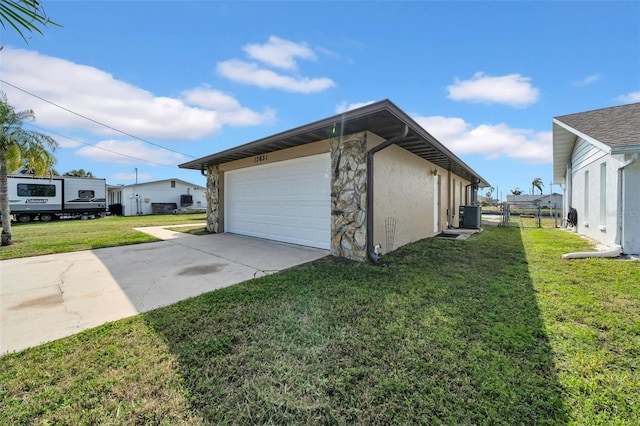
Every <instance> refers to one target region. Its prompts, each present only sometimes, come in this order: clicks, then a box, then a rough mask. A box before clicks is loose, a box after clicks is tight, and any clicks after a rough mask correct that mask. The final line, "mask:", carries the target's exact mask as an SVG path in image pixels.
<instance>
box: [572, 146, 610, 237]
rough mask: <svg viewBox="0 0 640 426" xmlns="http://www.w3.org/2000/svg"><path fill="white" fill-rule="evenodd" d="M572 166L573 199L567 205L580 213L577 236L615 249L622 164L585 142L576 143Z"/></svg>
mask: <svg viewBox="0 0 640 426" xmlns="http://www.w3.org/2000/svg"><path fill="white" fill-rule="evenodd" d="M571 162H572V165H573V167H572V171H571V179H570V182H571V185H572V188H571V190H570V191H569V195H570V197H571V199H570V200H567V202H568V205H569V206H571V207H573V208H575V209H576V211H577V212H578V225H577V232H578V233H580V234H583V235H586V236H588V237H590V238H592V239H594V240H596V241H598V242H600V243H602V244H606V245H614V244H615V242H616V232H617V201H618V200H617V198H618V196H617V194H618V176H617V169H618V167H619V166H620V164H621V162H620V161H619V160H618V159H616V158H614V157H612V156H610V155H607V153H606V152H603V151H602V150H600V149H598V148H597V147H595V146H594V145H592V144H589V143H588V142H586V141H584V140H582V139H579V140H578V141H577V142H576V147H575V148H574V151H573V155H572V158H571ZM603 185H604V186H603Z"/></svg>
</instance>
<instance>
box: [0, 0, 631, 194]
mask: <svg viewBox="0 0 640 426" xmlns="http://www.w3.org/2000/svg"><path fill="white" fill-rule="evenodd" d="M43 3H44V6H45V9H46V11H47V13H48V15H49V16H50V18H51V19H53V20H54V21H56V22H58V23H59V24H61V25H62V26H63V27H62V28H58V27H53V26H51V27H48V28H46V29H45V30H44V33H45V34H44V36H40V35H38V34H33V35H31V36H30V38H29V41H28V44H27V43H25V42H24V41H23V40H22V39H21V38H20V37H19V36H18V35H17V34H16V33H15V32H13V30H11V29H8V30H4V29H3V30H2V40H1V43H2V45H3V47H4V48H3V50H2V51H1V52H0V76H1V77H0V78H1V79H2V80H4V81H3V82H0V89H1V90H3V91H4V92H5V93H6V94H7V96H8V99H9V103H10V104H11V105H13V106H15V107H16V108H17V109H26V108H30V109H33V110H34V111H35V113H36V117H37V121H36V123H34V124H35V125H36V126H38V127H37V128H33V127H30V126H28V127H30V128H32V129H35V130H39V131H42V132H45V133H46V132H52V133H53V134H52V135H53V136H54V137H55V138H56V140H57V141H58V142H59V143H60V148H59V149H58V150H57V151H56V156H57V158H58V164H57V165H56V169H57V170H58V171H59V172H61V173H63V172H66V171H69V170H72V169H80V168H83V169H85V170H89V171H91V172H92V173H93V174H94V175H96V176H98V177H104V178H106V179H107V182H108V183H110V184H131V183H134V181H135V170H136V169H137V172H138V180H139V182H146V181H152V180H159V179H166V178H171V177H176V178H180V179H184V180H187V181H189V182H193V183H197V184H200V185H204V178H203V177H202V176H201V175H200V173H199V172H197V171H192V170H183V169H179V168H178V167H177V164H180V163H182V162H186V161H189V160H190V159H192V158H198V157H202V156H205V155H209V154H213V153H215V152H218V151H221V150H224V149H227V148H230V147H233V146H237V145H240V144H243V143H246V142H251V141H253V140H256V139H259V138H262V137H266V136H270V135H272V134H274V133H277V132H280V131H284V130H288V129H290V128H293V127H297V126H300V125H304V124H307V123H309V122H312V121H316V120H319V119H322V118H325V117H329V116H332V115H334V114H336V113H339V112H342V111H345V110H347V109H350V108H353V107H355V106H358V105H363V104H366V103H368V102H372V101H378V100H382V99H390V100H391V101H392V102H394V103H395V104H396V105H397V106H398V107H400V108H401V109H402V110H403V111H405V112H406V113H408V114H409V115H411V116H412V117H413V118H414V119H415V120H417V121H418V122H419V123H420V124H421V125H422V126H423V127H424V128H425V129H426V130H427V131H428V132H430V133H431V134H432V135H434V136H435V137H436V138H437V139H438V140H439V141H440V142H442V143H443V144H444V145H446V146H447V147H449V148H450V149H451V150H452V151H453V152H454V153H455V154H456V155H458V156H459V157H460V158H461V159H462V160H463V161H465V162H466V163H467V164H468V165H469V166H471V167H472V168H473V169H474V170H475V171H477V172H478V173H479V174H480V175H481V176H483V177H484V178H485V179H486V180H488V181H489V182H490V183H491V184H492V185H493V186H495V187H497V188H498V190H499V192H500V193H501V194H502V197H503V198H504V197H506V195H507V194H508V193H510V190H511V189H514V188H520V189H522V190H524V191H525V192H528V191H529V190H530V188H531V182H532V180H533V179H534V178H537V177H540V178H542V180H543V182H544V183H545V188H544V190H545V192H548V191H549V189H550V182H551V179H552V139H551V121H552V118H553V117H555V116H559V115H564V114H570V113H575V112H582V111H587V110H592V109H598V108H604V107H609V106H614V105H621V104H625V103H631V102H640V2H637V1H630V2H621V1H607V2H550V1H549V2H547V1H545V2H519V1H513V2H428V1H425V2H417V1H415V2H391V1H389V2H384V1H357V2H356V1H353V2H338V1H323V2H306V1H297V2H293V1H289V2H271V1H262V2H242V1H240V2H218V1H56V0H44V1H43ZM14 86H15V87H14ZM16 87H17V88H19V89H20V90H19V89H17V88H16ZM26 92H29V93H30V94H29V93H26ZM34 95H35V96H34ZM42 99H45V100H46V101H48V102H45V101H43V100H42ZM53 104H56V105H59V106H62V107H64V108H66V110H65V109H63V108H60V107H58V106H55V105H53ZM69 110H70V111H73V112H74V113H76V114H79V115H76V114H73V113H71V112H69ZM80 115H82V116H84V117H88V118H90V119H92V120H94V121H90V120H87V119H84V118H82V117H80ZM96 122H99V123H102V124H105V125H107V126H108V127H105V126H102V125H99V124H97V123H96ZM114 129H115V130H114ZM116 130H117V131H116ZM165 148H166V149H165ZM554 190H555V191H558V190H559V188H558V187H557V186H555V187H554Z"/></svg>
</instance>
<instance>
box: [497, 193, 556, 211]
mask: <svg viewBox="0 0 640 426" xmlns="http://www.w3.org/2000/svg"><path fill="white" fill-rule="evenodd" d="M507 203H509V204H513V205H518V206H526V207H538V206H540V207H542V208H549V209H555V208H558V209H562V194H556V193H555V192H554V193H553V194H536V195H531V194H521V195H514V194H509V195H507Z"/></svg>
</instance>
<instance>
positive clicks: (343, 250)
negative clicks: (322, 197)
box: [331, 133, 367, 261]
mask: <svg viewBox="0 0 640 426" xmlns="http://www.w3.org/2000/svg"><path fill="white" fill-rule="evenodd" d="M331 253H332V254H333V255H334V256H340V257H346V258H347V259H352V260H359V261H365V260H366V259H367V140H366V137H365V133H356V134H353V135H348V136H343V137H340V138H334V139H332V140H331Z"/></svg>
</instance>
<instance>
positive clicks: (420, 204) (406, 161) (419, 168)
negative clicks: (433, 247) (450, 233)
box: [374, 145, 448, 253]
mask: <svg viewBox="0 0 640 426" xmlns="http://www.w3.org/2000/svg"><path fill="white" fill-rule="evenodd" d="M374 161H375V164H374V244H380V245H381V247H382V252H383V253H388V252H389V251H392V250H395V249H396V248H398V247H401V246H403V245H405V244H408V243H410V242H413V241H417V240H420V239H423V238H427V237H430V236H433V235H435V234H436V233H437V232H439V231H440V230H442V229H443V227H444V226H445V224H446V204H447V199H448V194H447V182H446V174H445V176H442V173H443V172H444V171H443V170H439V169H438V168H437V167H436V166H435V165H433V164H432V163H430V162H428V161H426V160H424V159H422V158H420V157H418V156H417V155H415V154H412V153H410V152H409V151H406V150H405V149H403V148H400V147H399V146H397V145H391V146H389V147H387V148H385V149H383V150H382V151H379V152H378V153H377V154H376V156H375V160H374ZM433 170H436V171H437V172H438V175H435V176H434V175H433V173H432V171H433ZM445 173H446V172H445ZM438 181H439V182H438ZM434 183H435V184H439V187H440V191H439V192H440V197H439V198H440V203H439V204H440V208H439V216H440V217H439V223H436V219H437V218H436V209H435V205H434V194H435V193H434ZM394 222H395V229H394V226H393V224H394Z"/></svg>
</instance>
